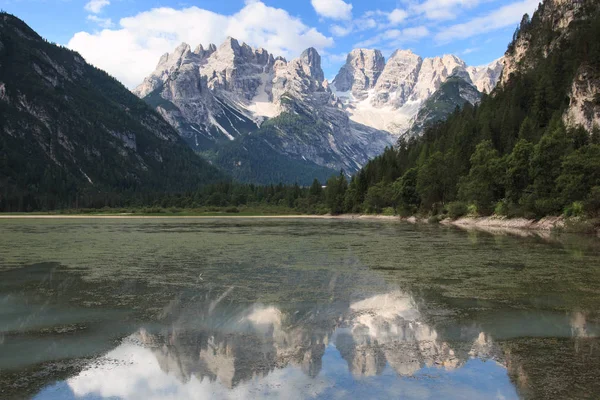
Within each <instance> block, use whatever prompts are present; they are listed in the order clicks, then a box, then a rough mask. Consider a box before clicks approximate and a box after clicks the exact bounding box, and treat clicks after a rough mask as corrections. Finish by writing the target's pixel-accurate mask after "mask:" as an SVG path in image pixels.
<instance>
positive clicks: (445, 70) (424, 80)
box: [410, 55, 467, 101]
mask: <svg viewBox="0 0 600 400" xmlns="http://www.w3.org/2000/svg"><path fill="white" fill-rule="evenodd" d="M466 67H467V65H466V64H465V62H464V61H462V60H461V59H459V58H458V57H456V56H452V55H445V56H443V57H435V58H426V59H424V60H423V62H422V63H421V68H420V70H419V76H418V78H417V82H416V83H415V86H414V89H413V92H412V93H411V95H410V100H411V101H425V100H427V98H429V96H431V95H432V94H433V93H434V92H435V91H436V90H438V89H439V87H440V85H441V84H442V83H443V82H445V81H446V79H448V77H449V76H450V75H452V73H453V72H456V71H464V70H466Z"/></svg>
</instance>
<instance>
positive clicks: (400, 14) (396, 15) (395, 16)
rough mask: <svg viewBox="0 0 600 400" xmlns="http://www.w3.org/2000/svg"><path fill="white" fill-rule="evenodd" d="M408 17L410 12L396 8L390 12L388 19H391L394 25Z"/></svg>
mask: <svg viewBox="0 0 600 400" xmlns="http://www.w3.org/2000/svg"><path fill="white" fill-rule="evenodd" d="M407 17H408V13H407V12H406V11H404V10H401V9H399V8H396V9H395V10H394V11H392V12H391V13H389V14H388V20H389V21H390V23H392V24H394V25H397V24H399V23H401V22H404V20H405V19H406V18H407Z"/></svg>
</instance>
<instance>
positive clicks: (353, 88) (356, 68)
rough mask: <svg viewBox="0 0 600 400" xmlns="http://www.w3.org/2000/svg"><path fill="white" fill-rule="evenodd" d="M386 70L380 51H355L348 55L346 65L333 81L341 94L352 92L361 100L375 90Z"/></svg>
mask: <svg viewBox="0 0 600 400" xmlns="http://www.w3.org/2000/svg"><path fill="white" fill-rule="evenodd" d="M384 68H385V58H384V57H383V55H382V54H381V51H379V50H369V49H355V50H352V51H351V52H350V54H348V57H347V59H346V64H344V66H343V67H342V68H341V69H340V72H339V73H338V74H337V76H336V77H335V79H334V80H333V86H334V88H335V89H336V91H339V92H351V93H352V95H353V96H354V97H356V98H359V99H364V98H365V97H366V96H367V91H368V90H370V89H373V88H374V87H375V84H376V83H377V80H378V79H379V76H380V75H381V73H382V72H383V69H384Z"/></svg>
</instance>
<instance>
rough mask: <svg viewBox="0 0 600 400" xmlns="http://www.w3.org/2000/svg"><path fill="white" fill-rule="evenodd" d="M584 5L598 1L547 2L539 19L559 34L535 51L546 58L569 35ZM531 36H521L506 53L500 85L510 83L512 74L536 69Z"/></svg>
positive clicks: (566, 0) (564, 0)
mask: <svg viewBox="0 0 600 400" xmlns="http://www.w3.org/2000/svg"><path fill="white" fill-rule="evenodd" d="M582 3H588V4H594V3H597V2H596V0H581V1H574V0H547V1H545V2H543V4H542V6H541V8H540V12H538V13H537V15H538V17H539V18H540V19H541V20H542V21H544V22H545V23H547V24H548V26H551V27H552V29H553V30H554V32H555V33H557V35H556V37H555V39H554V40H553V43H552V44H550V45H549V46H547V47H546V46H545V48H543V49H535V50H537V51H541V52H542V53H543V54H544V55H545V56H547V54H548V52H549V51H550V50H551V49H552V48H554V46H555V44H556V43H559V42H560V40H561V38H562V36H563V35H564V34H566V33H567V28H568V26H569V25H570V24H571V22H572V21H573V20H574V19H576V18H577V15H578V14H577V12H576V10H577V9H578V8H579V7H581V6H582ZM533 40H534V38H532V36H531V34H528V33H524V34H520V35H519V37H518V38H517V40H516V42H515V43H514V46H513V47H512V49H510V48H509V50H508V51H507V52H506V55H505V62H504V64H505V68H504V72H503V73H502V77H501V78H500V84H501V85H504V84H506V83H507V82H508V80H509V79H510V77H511V75H512V74H515V73H518V72H523V71H526V70H528V69H532V68H535V63H534V62H533V61H532V60H530V57H528V54H529V50H530V48H531V45H532V41H533Z"/></svg>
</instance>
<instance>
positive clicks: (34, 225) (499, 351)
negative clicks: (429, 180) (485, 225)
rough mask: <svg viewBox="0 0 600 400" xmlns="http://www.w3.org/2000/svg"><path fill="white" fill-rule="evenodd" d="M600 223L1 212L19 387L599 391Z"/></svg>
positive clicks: (4, 300) (53, 392) (66, 391)
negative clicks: (581, 229) (522, 228)
mask: <svg viewBox="0 0 600 400" xmlns="http://www.w3.org/2000/svg"><path fill="white" fill-rule="evenodd" d="M599 335H600V240H598V239H594V238H588V237H582V236H559V237H552V236H551V237H546V238H541V237H515V236H507V235H504V236H502V235H491V234H487V233H482V232H465V231H460V230H456V229H454V228H445V227H439V226H413V225H409V224H402V223H396V222H366V221H338V220H335V221H330V220H255V219H207V220H193V219H189V220H184V219H181V220H179V219H145V220H133V219H129V220H0V398H2V399H12V398H16V399H21V398H35V399H80V398H81V399H104V398H110V399H164V398H171V399H209V398H210V399H227V398H234V399H247V398H284V399H305V398H319V399H321V398H323V399H346V398H361V399H381V398H403V399H519V398H524V399H570V398H572V399H597V398H600V339H599V338H598V337H599Z"/></svg>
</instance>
